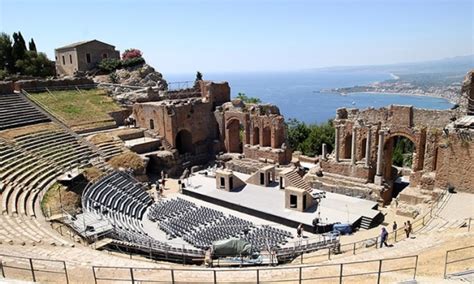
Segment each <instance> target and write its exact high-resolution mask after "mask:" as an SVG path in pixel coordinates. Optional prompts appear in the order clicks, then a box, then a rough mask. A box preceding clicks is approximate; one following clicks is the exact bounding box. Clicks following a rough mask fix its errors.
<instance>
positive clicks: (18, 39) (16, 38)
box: [12, 32, 27, 62]
mask: <svg viewBox="0 0 474 284" xmlns="http://www.w3.org/2000/svg"><path fill="white" fill-rule="evenodd" d="M26 51H27V50H26V43H25V40H24V39H23V36H22V35H21V32H18V33H13V50H12V56H13V60H14V61H15V62H16V61H17V60H22V59H25V54H26Z"/></svg>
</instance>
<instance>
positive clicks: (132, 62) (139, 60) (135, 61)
mask: <svg viewBox="0 0 474 284" xmlns="http://www.w3.org/2000/svg"><path fill="white" fill-rule="evenodd" d="M144 63H145V59H143V57H135V58H130V59H125V60H122V67H133V66H137V65H142V64H144Z"/></svg>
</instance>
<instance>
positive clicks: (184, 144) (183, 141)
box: [174, 128, 194, 154]
mask: <svg viewBox="0 0 474 284" xmlns="http://www.w3.org/2000/svg"><path fill="white" fill-rule="evenodd" d="M174 141H175V147H176V149H177V150H178V152H179V153H180V154H186V153H193V152H194V146H193V136H192V134H191V131H189V130H188V129H186V128H183V129H180V130H179V131H178V133H177V134H176V137H175V140H174Z"/></svg>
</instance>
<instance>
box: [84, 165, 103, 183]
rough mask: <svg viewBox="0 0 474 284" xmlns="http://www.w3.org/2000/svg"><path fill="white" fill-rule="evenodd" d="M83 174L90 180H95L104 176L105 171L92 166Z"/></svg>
mask: <svg viewBox="0 0 474 284" xmlns="http://www.w3.org/2000/svg"><path fill="white" fill-rule="evenodd" d="M82 174H83V175H84V177H85V178H86V179H87V180H88V181H95V180H97V179H99V178H100V177H102V176H103V175H104V174H105V173H104V172H103V171H102V170H100V169H98V168H96V167H90V168H85V169H84V171H83V172H82Z"/></svg>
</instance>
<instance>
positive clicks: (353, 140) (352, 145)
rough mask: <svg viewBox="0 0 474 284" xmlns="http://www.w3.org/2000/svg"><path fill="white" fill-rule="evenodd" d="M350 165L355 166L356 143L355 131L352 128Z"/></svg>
mask: <svg viewBox="0 0 474 284" xmlns="http://www.w3.org/2000/svg"><path fill="white" fill-rule="evenodd" d="M351 142H352V143H351V165H353V166H355V164H356V142H357V129H356V128H355V127H354V126H353V127H352V141H351Z"/></svg>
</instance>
